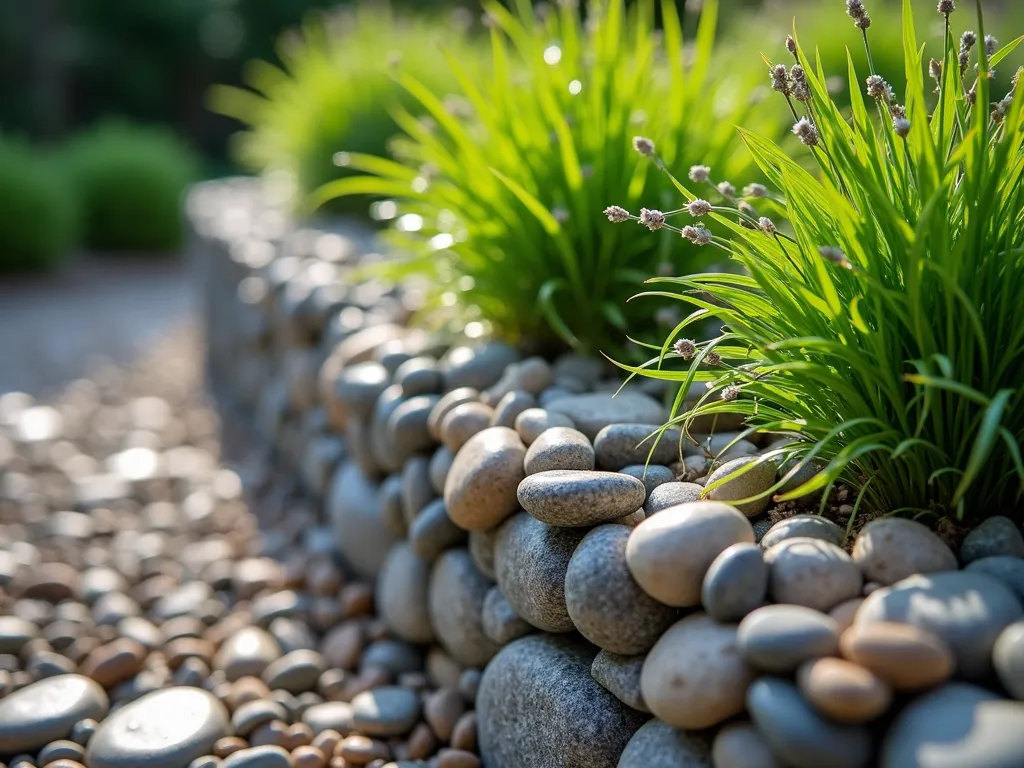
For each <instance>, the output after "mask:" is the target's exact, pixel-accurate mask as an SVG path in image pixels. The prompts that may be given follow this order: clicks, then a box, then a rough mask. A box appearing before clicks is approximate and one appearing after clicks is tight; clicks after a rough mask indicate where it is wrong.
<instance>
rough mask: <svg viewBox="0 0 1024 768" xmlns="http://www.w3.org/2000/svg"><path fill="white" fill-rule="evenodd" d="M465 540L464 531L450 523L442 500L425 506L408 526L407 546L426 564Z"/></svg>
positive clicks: (435, 500) (436, 500)
mask: <svg viewBox="0 0 1024 768" xmlns="http://www.w3.org/2000/svg"><path fill="white" fill-rule="evenodd" d="M465 540H466V531H465V530H463V529H462V528H459V526H457V525H456V524H455V523H453V522H452V520H451V518H450V517H449V516H448V510H447V509H446V508H445V505H444V499H434V500H433V501H432V502H430V503H429V504H427V506H425V507H424V508H423V511H422V512H420V514H419V515H418V516H417V517H416V519H415V520H413V521H412V525H410V526H409V546H410V548H411V549H412V551H413V554H415V555H417V556H418V557H421V558H422V559H424V560H426V561H427V562H428V563H432V562H434V560H436V559H437V558H438V557H439V556H440V554H441V553H442V552H444V551H445V550H446V549H450V548H452V547H455V546H458V545H460V544H462V543H463V542H464V541H465Z"/></svg>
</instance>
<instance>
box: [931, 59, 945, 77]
mask: <svg viewBox="0 0 1024 768" xmlns="http://www.w3.org/2000/svg"><path fill="white" fill-rule="evenodd" d="M928 75H929V76H930V77H931V79H932V80H936V81H937V80H939V78H941V77H942V62H940V61H939V60H938V59H932V60H931V61H929V62H928Z"/></svg>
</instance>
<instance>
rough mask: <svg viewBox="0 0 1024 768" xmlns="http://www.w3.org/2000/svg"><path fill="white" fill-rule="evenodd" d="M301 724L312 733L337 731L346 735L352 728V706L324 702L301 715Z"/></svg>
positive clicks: (344, 702) (338, 702)
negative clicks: (311, 730)
mask: <svg viewBox="0 0 1024 768" xmlns="http://www.w3.org/2000/svg"><path fill="white" fill-rule="evenodd" d="M279 719H286V718H279ZM302 722H304V723H305V724H306V725H308V726H309V727H310V728H312V729H313V733H322V732H323V731H337V732H338V733H343V734H347V733H348V732H349V731H351V730H352V727H353V726H352V705H351V704H349V703H348V702H347V701H325V702H323V703H322V704H314V705H313V706H311V707H309V708H308V709H306V711H305V712H303V713H302Z"/></svg>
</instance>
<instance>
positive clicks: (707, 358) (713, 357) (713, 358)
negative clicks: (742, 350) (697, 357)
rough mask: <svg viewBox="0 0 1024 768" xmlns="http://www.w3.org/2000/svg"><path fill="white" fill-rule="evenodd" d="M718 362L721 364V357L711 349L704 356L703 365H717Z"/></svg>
mask: <svg viewBox="0 0 1024 768" xmlns="http://www.w3.org/2000/svg"><path fill="white" fill-rule="evenodd" d="M720 362H722V356H721V355H720V354H718V353H717V352H715V350H713V349H712V350H711V351H710V352H708V353H707V354H706V355H704V363H705V364H706V365H718V364H719V363H720Z"/></svg>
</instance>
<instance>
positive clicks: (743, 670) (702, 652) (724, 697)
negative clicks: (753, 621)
mask: <svg viewBox="0 0 1024 768" xmlns="http://www.w3.org/2000/svg"><path fill="white" fill-rule="evenodd" d="M754 674H755V673H754V670H753V668H751V667H750V666H748V665H747V662H746V661H745V660H744V659H743V658H742V657H741V656H740V654H739V651H738V650H737V641H736V626H735V625H734V624H719V623H718V622H717V621H715V620H714V619H713V618H711V617H710V616H708V615H707V614H704V613H695V614H692V615H690V616H687V617H686V618H685V619H682V620H680V621H679V622H677V623H676V624H674V625H673V626H672V628H671V629H669V630H668V631H667V632H666V633H665V634H664V635H662V636H661V639H660V640H658V642H657V644H655V646H654V648H652V649H651V651H650V653H648V654H647V659H646V660H645V661H644V668H643V673H642V675H641V677H640V690H641V691H642V692H643V696H644V702H646V704H647V706H648V707H649V708H650V710H651V712H653V713H654V714H655V716H657V717H658V718H660V719H661V720H664V721H665V722H666V723H669V724H670V725H673V726H675V727H676V728H685V729H687V730H696V729H700V728H710V727H711V726H713V725H718V724H719V723H722V722H725V721H726V720H728V719H729V718H731V717H734V716H736V715H738V714H739V713H741V712H742V711H743V707H744V703H743V702H744V697H745V695H746V692H747V686H748V685H750V683H751V682H752V681H753V679H754Z"/></svg>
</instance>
